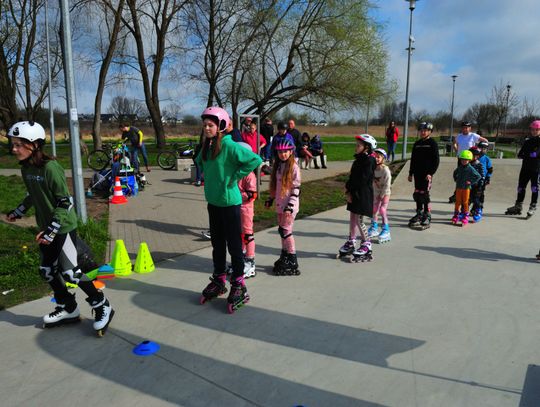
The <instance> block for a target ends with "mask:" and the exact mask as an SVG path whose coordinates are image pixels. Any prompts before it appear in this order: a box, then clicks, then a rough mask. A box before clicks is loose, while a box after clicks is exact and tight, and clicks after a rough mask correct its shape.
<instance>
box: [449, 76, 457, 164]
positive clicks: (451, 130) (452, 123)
mask: <svg viewBox="0 0 540 407" xmlns="http://www.w3.org/2000/svg"><path fill="white" fill-rule="evenodd" d="M457 77H458V76H457V75H452V105H451V106H450V142H452V137H454V93H455V91H456V78H457ZM450 151H452V150H450ZM450 155H452V154H450Z"/></svg>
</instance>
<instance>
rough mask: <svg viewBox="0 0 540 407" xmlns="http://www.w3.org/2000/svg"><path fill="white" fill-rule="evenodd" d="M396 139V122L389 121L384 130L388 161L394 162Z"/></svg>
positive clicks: (397, 132) (397, 135) (397, 133)
mask: <svg viewBox="0 0 540 407" xmlns="http://www.w3.org/2000/svg"><path fill="white" fill-rule="evenodd" d="M398 138H399V129H398V128H397V127H396V122H394V121H391V122H390V124H389V125H388V127H387V129H386V147H387V151H388V158H389V159H390V161H394V158H395V154H396V144H397V141H398ZM390 157H392V158H390Z"/></svg>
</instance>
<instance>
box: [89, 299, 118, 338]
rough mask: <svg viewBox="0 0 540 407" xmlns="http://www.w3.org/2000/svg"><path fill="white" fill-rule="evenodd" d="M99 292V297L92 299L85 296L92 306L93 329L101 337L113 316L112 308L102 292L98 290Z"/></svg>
mask: <svg viewBox="0 0 540 407" xmlns="http://www.w3.org/2000/svg"><path fill="white" fill-rule="evenodd" d="M100 294H101V296H100V297H101V298H99V299H94V300H92V299H90V298H87V299H86V301H87V302H88V304H90V306H91V307H92V313H93V314H94V330H95V331H96V333H97V335H98V336H100V337H101V336H104V335H105V332H107V328H108V327H109V324H110V323H111V321H112V319H113V316H114V309H113V308H112V307H111V304H110V303H109V300H108V299H107V298H105V296H104V295H103V293H102V292H100Z"/></svg>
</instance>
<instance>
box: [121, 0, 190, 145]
mask: <svg viewBox="0 0 540 407" xmlns="http://www.w3.org/2000/svg"><path fill="white" fill-rule="evenodd" d="M187 3H189V0H140V1H139V0H126V4H127V6H128V9H129V20H125V21H124V23H125V25H126V27H127V28H128V30H129V31H130V32H131V34H132V36H133V40H134V42H135V47H136V58H135V60H136V63H137V65H138V70H139V73H140V78H141V81H142V85H143V91H144V97H145V102H146V107H147V108H148V112H149V114H150V117H151V119H152V126H153V128H154V131H155V135H156V142H157V145H158V147H160V148H161V147H164V146H165V131H164V129H163V122H162V120H161V108H160V98H159V81H160V78H161V73H162V69H163V64H164V62H165V60H166V58H167V57H171V52H170V50H171V49H172V48H175V47H178V45H179V44H178V42H179V37H180V32H181V25H180V22H181V19H180V13H181V11H182V10H183V8H184V7H185V5H186V4H187ZM171 36H175V37H174V40H172V41H171V38H170V37H171Z"/></svg>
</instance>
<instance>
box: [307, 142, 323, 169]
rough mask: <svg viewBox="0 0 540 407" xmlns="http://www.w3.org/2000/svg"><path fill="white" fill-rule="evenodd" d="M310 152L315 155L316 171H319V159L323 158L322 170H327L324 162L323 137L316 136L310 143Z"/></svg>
mask: <svg viewBox="0 0 540 407" xmlns="http://www.w3.org/2000/svg"><path fill="white" fill-rule="evenodd" d="M309 151H311V154H312V155H313V164H314V165H315V169H316V170H318V169H319V166H318V165H317V157H318V156H320V157H321V168H326V163H325V162H324V150H323V143H322V141H321V137H320V136H319V135H318V134H315V135H314V136H313V138H312V139H311V140H310V142H309Z"/></svg>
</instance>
